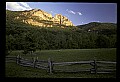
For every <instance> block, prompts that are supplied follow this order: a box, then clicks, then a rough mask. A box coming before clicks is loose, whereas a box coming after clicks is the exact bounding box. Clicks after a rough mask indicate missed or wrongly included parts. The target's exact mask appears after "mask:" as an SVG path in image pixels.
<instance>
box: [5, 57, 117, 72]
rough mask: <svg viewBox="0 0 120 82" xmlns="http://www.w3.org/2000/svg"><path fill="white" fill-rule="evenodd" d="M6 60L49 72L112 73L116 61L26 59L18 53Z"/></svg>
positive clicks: (114, 69) (114, 70)
mask: <svg viewBox="0 0 120 82" xmlns="http://www.w3.org/2000/svg"><path fill="white" fill-rule="evenodd" d="M6 62H16V63H17V64H19V65H21V66H28V67H33V68H39V69H45V70H47V72H49V73H54V72H90V73H112V72H116V62H111V61H96V60H93V61H78V62H53V61H51V60H50V58H48V60H38V57H37V58H33V60H28V59H25V58H22V57H21V56H19V55H18V56H17V57H6ZM73 65H74V67H77V66H78V67H77V69H72V67H70V66H73ZM75 65H77V66H75ZM82 65H87V67H84V66H83V67H82ZM65 66H69V69H65V68H64V67H65ZM79 66H81V67H79ZM56 67H57V68H56ZM62 67H63V68H62ZM61 68H62V69H61Z"/></svg>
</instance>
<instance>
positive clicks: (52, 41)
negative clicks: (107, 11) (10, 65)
mask: <svg viewBox="0 0 120 82" xmlns="http://www.w3.org/2000/svg"><path fill="white" fill-rule="evenodd" d="M17 15H18V12H11V11H8V10H6V50H7V51H10V50H28V51H29V50H33V51H35V50H37V49H38V50H41V49H42V50H44V49H83V48H84V49H85V48H90V49H91V48H115V47H116V36H117V35H116V30H117V25H116V24H111V23H96V22H94V23H90V24H87V25H82V26H77V27H72V26H71V27H67V28H60V27H51V28H47V27H38V26H32V25H29V24H25V23H23V22H20V21H18V20H15V19H13V18H14V16H17Z"/></svg>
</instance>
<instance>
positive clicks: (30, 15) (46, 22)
mask: <svg viewBox="0 0 120 82" xmlns="http://www.w3.org/2000/svg"><path fill="white" fill-rule="evenodd" d="M15 19H16V20H20V21H22V22H24V23H27V24H31V25H35V26H41V27H53V26H60V27H62V28H64V27H65V26H74V25H73V24H72V22H71V21H70V20H69V19H68V18H67V17H65V16H62V15H61V14H56V15H55V17H52V15H51V14H49V13H47V12H45V11H43V10H40V9H32V10H29V11H22V12H21V14H20V15H19V16H17V17H15Z"/></svg>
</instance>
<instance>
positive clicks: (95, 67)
mask: <svg viewBox="0 0 120 82" xmlns="http://www.w3.org/2000/svg"><path fill="white" fill-rule="evenodd" d="M94 72H95V74H97V63H96V60H94Z"/></svg>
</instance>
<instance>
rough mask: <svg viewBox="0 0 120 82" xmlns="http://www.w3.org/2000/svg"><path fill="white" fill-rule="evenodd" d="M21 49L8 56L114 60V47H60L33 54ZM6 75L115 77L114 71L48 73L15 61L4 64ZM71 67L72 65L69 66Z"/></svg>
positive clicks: (45, 58) (59, 59)
mask: <svg viewBox="0 0 120 82" xmlns="http://www.w3.org/2000/svg"><path fill="white" fill-rule="evenodd" d="M22 52H23V51H22V50H21V51H13V52H12V53H11V54H10V55H8V56H17V55H21V57H23V58H26V59H32V58H33V57H38V60H48V58H50V59H51V60H52V61H54V62H74V61H89V60H94V59H95V60H98V61H99V60H100V61H116V48H101V49H61V50H41V51H39V50H38V51H36V52H35V53H34V54H26V55H25V54H23V53H22ZM5 66H6V67H5V75H6V77H27V78H115V77H116V73H112V74H90V73H89V72H81V73H64V72H55V73H54V74H49V73H48V72H47V71H46V70H42V69H37V68H32V67H23V66H19V65H17V64H16V63H6V64H5ZM71 68H72V67H71Z"/></svg>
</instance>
